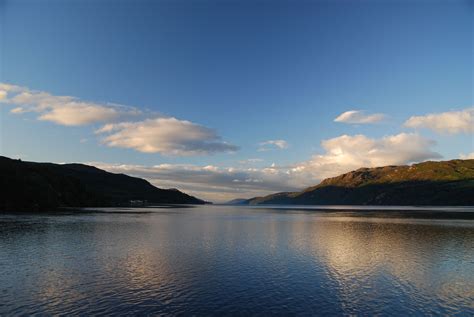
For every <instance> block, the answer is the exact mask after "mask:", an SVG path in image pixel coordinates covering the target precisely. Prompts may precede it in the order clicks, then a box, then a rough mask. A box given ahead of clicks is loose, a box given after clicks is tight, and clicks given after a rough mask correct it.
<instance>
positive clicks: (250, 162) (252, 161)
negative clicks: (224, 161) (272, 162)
mask: <svg viewBox="0 0 474 317" xmlns="http://www.w3.org/2000/svg"><path fill="white" fill-rule="evenodd" d="M263 161H264V160H263V159H261V158H249V159H246V160H241V161H239V163H240V164H244V165H246V164H256V163H260V162H263Z"/></svg>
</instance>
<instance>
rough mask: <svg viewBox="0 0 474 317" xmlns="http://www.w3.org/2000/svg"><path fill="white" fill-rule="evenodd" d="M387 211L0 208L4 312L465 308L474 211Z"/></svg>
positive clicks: (468, 307)
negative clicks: (429, 214)
mask: <svg viewBox="0 0 474 317" xmlns="http://www.w3.org/2000/svg"><path fill="white" fill-rule="evenodd" d="M466 212H469V211H466ZM383 215H384V213H383V212H380V213H377V212H374V211H373V210H372V211H371V213H362V216H361V214H360V213H359V214H358V213H357V212H352V213H347V212H337V208H336V209H333V211H332V212H324V211H317V210H309V211H308V210H298V209H291V208H286V209H272V208H266V207H264V208H248V207H233V206H199V207H195V208H143V209H130V210H127V209H101V210H99V211H98V212H96V211H92V210H88V211H81V212H80V213H74V212H68V213H62V214H60V215H54V214H46V215H38V214H36V215H35V214H23V215H11V214H4V215H0V315H19V314H25V315H30V314H33V313H38V314H46V315H54V314H65V315H71V314H82V315H110V314H128V315H133V314H135V315H138V314H140V315H142V314H151V315H177V314H181V315H200V316H203V315H205V316H209V315H214V316H222V315H270V314H271V315H285V316H288V315H350V314H357V315H373V314H381V315H400V316H406V315H446V314H449V315H455V314H458V315H466V316H468V315H473V314H474V220H462V219H413V218H412V217H411V216H410V215H404V214H403V213H402V214H395V215H393V214H392V216H390V217H389V218H385V217H384V216H383Z"/></svg>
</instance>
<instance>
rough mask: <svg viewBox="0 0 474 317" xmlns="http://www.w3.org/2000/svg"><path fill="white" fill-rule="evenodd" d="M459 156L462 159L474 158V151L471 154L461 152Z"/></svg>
mask: <svg viewBox="0 0 474 317" xmlns="http://www.w3.org/2000/svg"><path fill="white" fill-rule="evenodd" d="M459 158H460V159H462V160H474V152H472V153H469V154H460V155H459Z"/></svg>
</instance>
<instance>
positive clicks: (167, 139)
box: [96, 118, 238, 156]
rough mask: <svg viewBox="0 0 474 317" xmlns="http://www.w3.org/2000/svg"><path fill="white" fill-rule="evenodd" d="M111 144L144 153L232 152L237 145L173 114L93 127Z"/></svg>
mask: <svg viewBox="0 0 474 317" xmlns="http://www.w3.org/2000/svg"><path fill="white" fill-rule="evenodd" d="M96 133H97V134H102V135H105V136H104V137H103V138H102V142H103V143H104V144H105V145H107V146H111V147H121V148H129V149H134V150H137V151H139V152H144V153H161V154H164V155H175V156H188V155H204V154H212V153H216V152H232V151H236V150H238V147H237V146H235V145H232V144H229V143H227V142H224V141H222V140H221V139H220V137H219V136H218V135H217V133H216V132H215V131H214V130H212V129H209V128H207V127H203V126H201V125H198V124H195V123H192V122H189V121H185V120H178V119H176V118H155V119H147V120H144V121H140V122H122V123H117V124H113V123H112V124H107V125H105V126H103V127H102V128H101V129H99V130H97V131H96Z"/></svg>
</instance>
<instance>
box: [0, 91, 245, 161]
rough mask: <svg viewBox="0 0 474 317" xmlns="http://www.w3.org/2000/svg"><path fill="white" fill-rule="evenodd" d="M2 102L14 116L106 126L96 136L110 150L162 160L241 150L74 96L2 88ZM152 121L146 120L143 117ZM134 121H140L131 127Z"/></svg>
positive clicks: (206, 134) (163, 120) (193, 127)
mask: <svg viewBox="0 0 474 317" xmlns="http://www.w3.org/2000/svg"><path fill="white" fill-rule="evenodd" d="M0 102H2V103H6V104H10V105H13V106H15V107H14V108H13V109H11V110H10V112H11V113H13V114H16V115H20V114H23V113H27V112H34V113H38V120H43V121H51V122H54V123H56V124H59V125H64V126H81V125H88V124H94V123H95V124H97V123H102V124H104V123H105V125H103V126H102V128H100V129H98V130H97V131H96V133H97V134H100V135H101V136H102V142H103V143H104V144H106V145H108V146H111V147H121V148H129V149H134V150H137V151H140V152H145V153H161V154H164V155H205V154H212V153H216V152H232V151H236V150H238V147H237V146H235V145H231V144H228V143H226V142H224V141H222V140H221V138H220V136H219V135H217V133H216V132H215V131H214V130H212V129H210V128H207V127H204V126H201V125H198V124H196V123H193V122H190V121H185V120H178V119H176V118H172V117H162V116H161V117H160V116H159V115H158V114H156V113H150V112H142V111H140V110H139V109H137V108H135V107H128V106H122V105H117V104H111V103H96V102H88V101H82V100H80V99H78V98H75V97H70V96H54V95H52V94H50V93H47V92H44V91H35V90H30V89H28V88H26V87H21V86H16V85H10V84H5V83H0ZM147 115H148V116H152V118H149V119H144V117H145V116H147ZM130 119H133V120H141V121H138V122H131V121H130Z"/></svg>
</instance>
